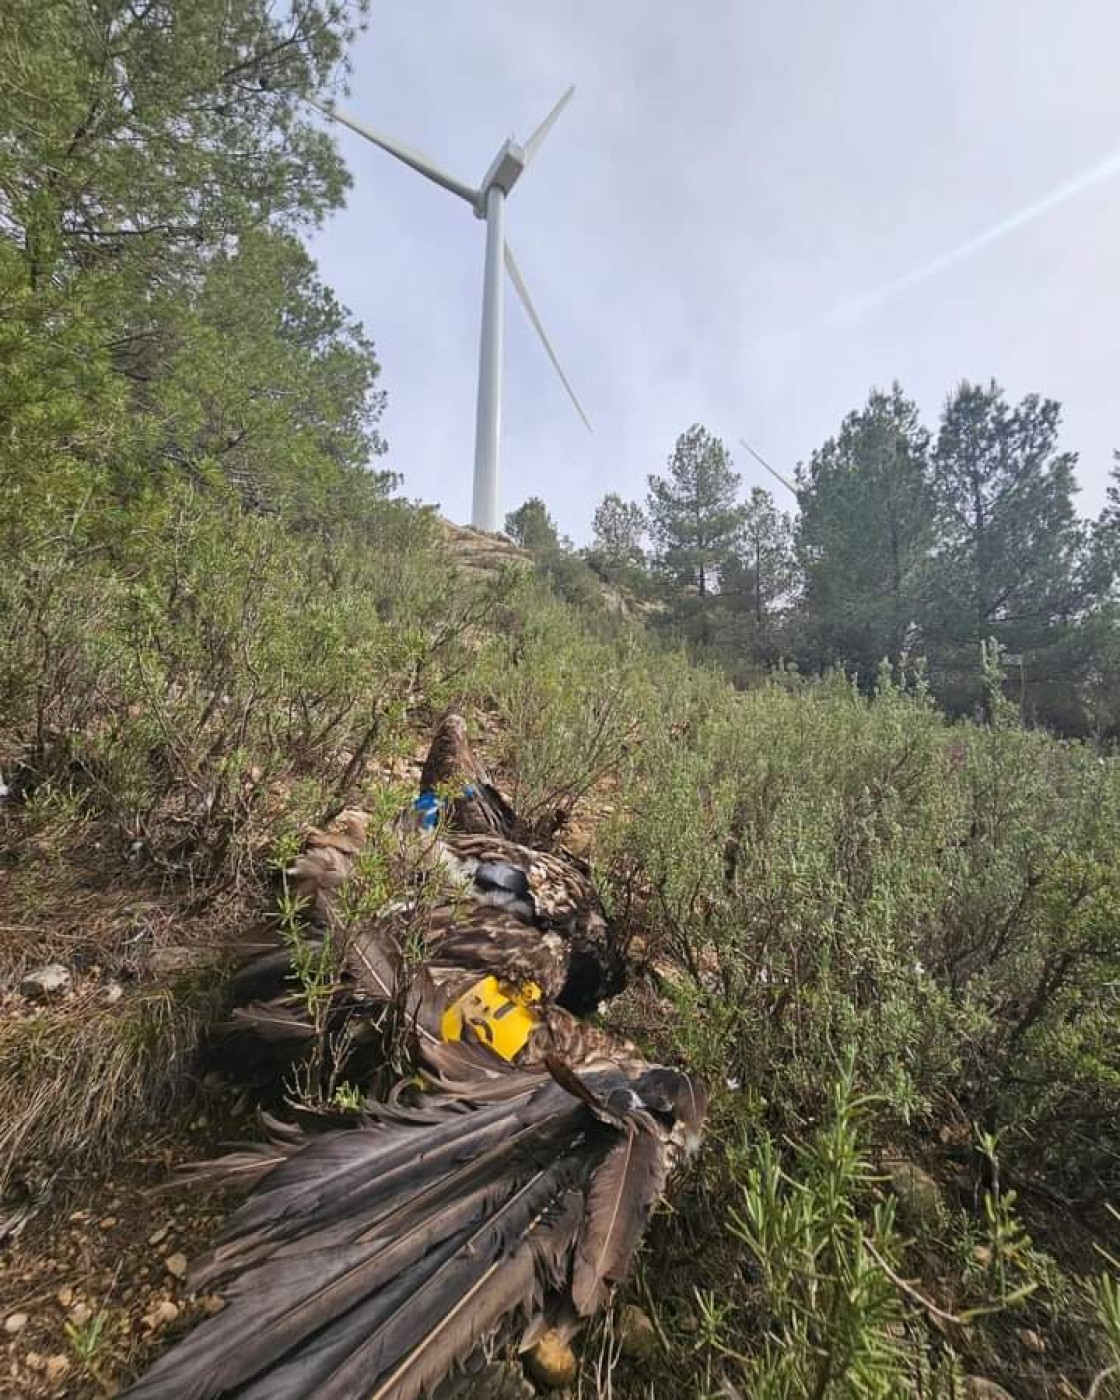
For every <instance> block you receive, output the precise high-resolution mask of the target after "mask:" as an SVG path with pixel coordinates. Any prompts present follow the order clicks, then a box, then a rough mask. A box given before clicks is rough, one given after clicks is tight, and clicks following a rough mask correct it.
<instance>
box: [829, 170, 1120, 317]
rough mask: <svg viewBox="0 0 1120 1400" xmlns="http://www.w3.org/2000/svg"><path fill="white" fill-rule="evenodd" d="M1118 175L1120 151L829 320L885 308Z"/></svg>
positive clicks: (858, 299)
mask: <svg viewBox="0 0 1120 1400" xmlns="http://www.w3.org/2000/svg"><path fill="white" fill-rule="evenodd" d="M1117 174H1120V150H1116V151H1113V153H1112V154H1111V155H1110V156H1108V157H1106V158H1105V159H1104V160H1102V161H1100V162H1098V164H1096V165H1093V166H1090V167H1089V169H1088V170H1083V171H1082V172H1081V173H1080V174H1079V175H1075V176H1074V177H1073V178H1072V179H1070V180H1066V181H1064V182H1063V183H1062V184H1060V185H1058V186H1057V188H1055V189H1053V190H1051V191H1050V193H1049V194H1045V195H1043V196H1042V198H1041V199H1036V200H1035V201H1034V203H1033V204H1028V205H1026V206H1025V207H1024V208H1022V209H1019V210H1016V212H1015V213H1014V214H1009V215H1008V216H1007V218H1006V219H1000V220H999V222H998V223H995V224H993V225H992V226H991V228H987V229H985V230H984V232H983V233H978V234H976V236H975V237H974V238H969V239H967V240H966V241H965V242H964V243H958V244H957V246H956V247H955V248H951V249H950V250H949V252H947V253H942V254H940V256H938V257H936V258H933V259H931V260H930V261H929V262H927V263H923V264H922V265H921V266H920V267H916V268H914V269H913V270H912V271H910V272H907V273H904V274H903V276H901V277H896V278H895V279H894V281H893V282H888V283H886V284H885V285H884V286H882V287H879V288H878V289H877V290H876V291H873V292H868V293H866V294H865V295H864V296H860V297H853V298H852V299H851V300H850V301H846V302H843V303H842V304H841V305H840V306H838V307H837V308H836V309H835V310H834V311H833V312H832V313H831V314H830V315H829V317H828V319H829V320H833V319H838V318H840V317H846V316H851V315H856V314H858V313H859V312H861V311H868V310H871V308H873V307H876V306H879V305H881V304H882V303H883V302H884V301H887V300H888V299H889V298H890V297H893V296H895V295H896V294H897V293H898V292H904V291H906V290H907V289H908V288H910V287H915V286H917V285H918V284H919V283H920V282H925V281H928V279H929V278H931V277H936V276H937V274H938V273H939V272H944V271H945V269H946V268H949V267H954V266H955V265H956V264H957V263H959V262H963V261H964V260H965V258H970V257H972V255H973V253H978V252H979V251H980V250H981V249H982V248H986V247H988V245H989V244H991V243H996V242H998V241H999V239H1001V238H1006V237H1007V235H1008V234H1009V233H1017V232H1018V231H1019V229H1021V228H1025V227H1026V226H1027V224H1031V223H1033V222H1034V221H1035V219H1041V218H1042V216H1043V215H1044V214H1049V213H1050V212H1051V210H1054V209H1057V208H1059V207H1060V206H1061V205H1063V204H1065V203H1067V202H1068V201H1069V200H1071V199H1075V198H1076V197H1077V195H1079V194H1084V192H1085V191H1086V190H1091V189H1093V187H1094V186H1096V185H1100V184H1103V183H1104V181H1105V180H1108V179H1111V177H1112V176H1113V175H1117Z"/></svg>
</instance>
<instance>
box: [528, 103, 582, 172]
mask: <svg viewBox="0 0 1120 1400" xmlns="http://www.w3.org/2000/svg"><path fill="white" fill-rule="evenodd" d="M573 92H575V88H574V87H570V88H569V89H568V91H567V92H566V93H565V94H564V96H563V97H562V98H561V99H560V101H559V102H557V104H556V106H555V107H553V109H552V111H551V112H549V114H548V116H547V117H545V119H544V121H543V122H541V124H540V126H538V127H537V129H536V131H534V132H533V134H532V136H530V137H529V139H528V141H526V142H525V145H524V146H523V147H522V150H523V151H524V152H525V164H526V165H528V164H529V162H530V161H531V160H532V159H533V157H534V156H535V155H536V154H537V151H538V150H540V145H541V142H542V141H543V140H544V138H545V137H546V136H547V135H548V133H549V132H550V131H551V130H552V127H553V124H554V123H555V121H556V118H557V117H558V116H559V115H560V113H561V112H562V111H563V110H564V108H565V107H566V106H567V105H568V103H569V102H570V101H571V100H572V93H573Z"/></svg>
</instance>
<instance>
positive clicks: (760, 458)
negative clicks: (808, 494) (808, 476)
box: [739, 438, 797, 496]
mask: <svg viewBox="0 0 1120 1400" xmlns="http://www.w3.org/2000/svg"><path fill="white" fill-rule="evenodd" d="M739 441H740V442H741V443H742V444H743V446H744V447H745V448H746V449H747V451H748V452H749V453H750V454H751V456H752V457H753V458H754V460H755V461H756V462H757V463H758V464H759V465H760V466H763V467H765V468H766V470H767V471H768V472H769V473H770V475H771V476H772V477H773V478H774V479H775V480H776V481H780V482H781V483H782V485H783V486H784V487H785V488H786V490H787V491H792V492H793V494H794V495H795V496H796V495H797V487H796V486H794V484H793V482H792V481H790V480H789V479H788V478H787V477H784V476H783V475H782V474H781V472H780V471H776V470H775V469H774V468H773V467H772V466H771V465H770V463H769V462H768V461H767V460H766V458H765V457H763V456H762V454H761V453H759V452H756V451H755V450H754V448H753V447H752V446H751V445H750V443H749V442H748V441H747V440H746V438H740V439H739Z"/></svg>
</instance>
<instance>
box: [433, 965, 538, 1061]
mask: <svg viewBox="0 0 1120 1400" xmlns="http://www.w3.org/2000/svg"><path fill="white" fill-rule="evenodd" d="M540 999H541V989H540V988H539V987H538V986H537V984H536V983H535V982H525V983H523V984H522V986H520V987H511V986H510V985H509V983H507V982H499V981H498V979H497V978H496V977H484V978H483V979H482V981H481V982H476V983H475V984H474V986H473V987H471V988H470V989H469V990H468V991H466V992H464V993H463V995H462V996H461V997H460V998H459V1000H458V1001H455V1002H452V1004H451V1005H450V1006H449V1007H448V1008H447V1010H446V1011H445V1012H444V1013H443V1019H442V1021H441V1022H440V1034H441V1035H442V1037H443V1039H444V1040H462V1038H463V1031H464V1029H465V1028H469V1029H470V1030H472V1031H473V1032H474V1034H475V1035H476V1036H477V1037H478V1038H479V1040H481V1041H482V1043H483V1044H484V1045H488V1046H489V1047H490V1049H491V1050H493V1051H494V1053H495V1054H496V1055H501V1057H502V1059H503V1060H512V1059H513V1058H514V1056H515V1055H517V1054H518V1053H519V1052H520V1051H521V1050H523V1049H524V1048H525V1045H526V1043H527V1041H528V1039H529V1037H530V1036H531V1035H532V1034H533V1032H534V1031H535V1030H536V1029H537V1027H538V1026H539V1025H540V1023H541V1016H540V1012H539V1010H538V1009H537V1003H538V1002H539V1001H540Z"/></svg>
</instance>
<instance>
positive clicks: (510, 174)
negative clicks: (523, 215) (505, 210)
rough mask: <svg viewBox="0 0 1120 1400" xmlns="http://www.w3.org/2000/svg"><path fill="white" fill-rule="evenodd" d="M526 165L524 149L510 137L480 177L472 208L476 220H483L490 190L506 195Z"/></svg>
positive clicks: (527, 159) (527, 162) (526, 157)
mask: <svg viewBox="0 0 1120 1400" xmlns="http://www.w3.org/2000/svg"><path fill="white" fill-rule="evenodd" d="M528 164H529V158H528V156H527V155H526V154H525V147H524V146H522V145H520V144H519V143H518V142H517V141H515V140H514V139H513V137H512V136H511V137H510V138H509V139H508V140H507V141H506V142H505V144H504V145H503V146H502V148H501V150H500V151H499V152H498V154H497V155H496V156H495V157H494V159H493V160H492V161H491V162H490V169H489V170H488V171H487V172H486V174H485V175H484V176H483V177H482V183H481V185H480V186H479V189H478V200H477V202H476V203H475V206H474V212H475V217H476V218H479V219H485V217H486V196H487V195H488V194H489V192H490V191H491V189H495V188H496V189H499V190H501V191H502V193H503V194H507V195H508V194H509V192H510V190H512V189H513V187H514V185H516V184H517V182H518V180H519V179H520V178H521V175H522V173H523V171H524V169H525V167H526V166H527V165H528Z"/></svg>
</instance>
